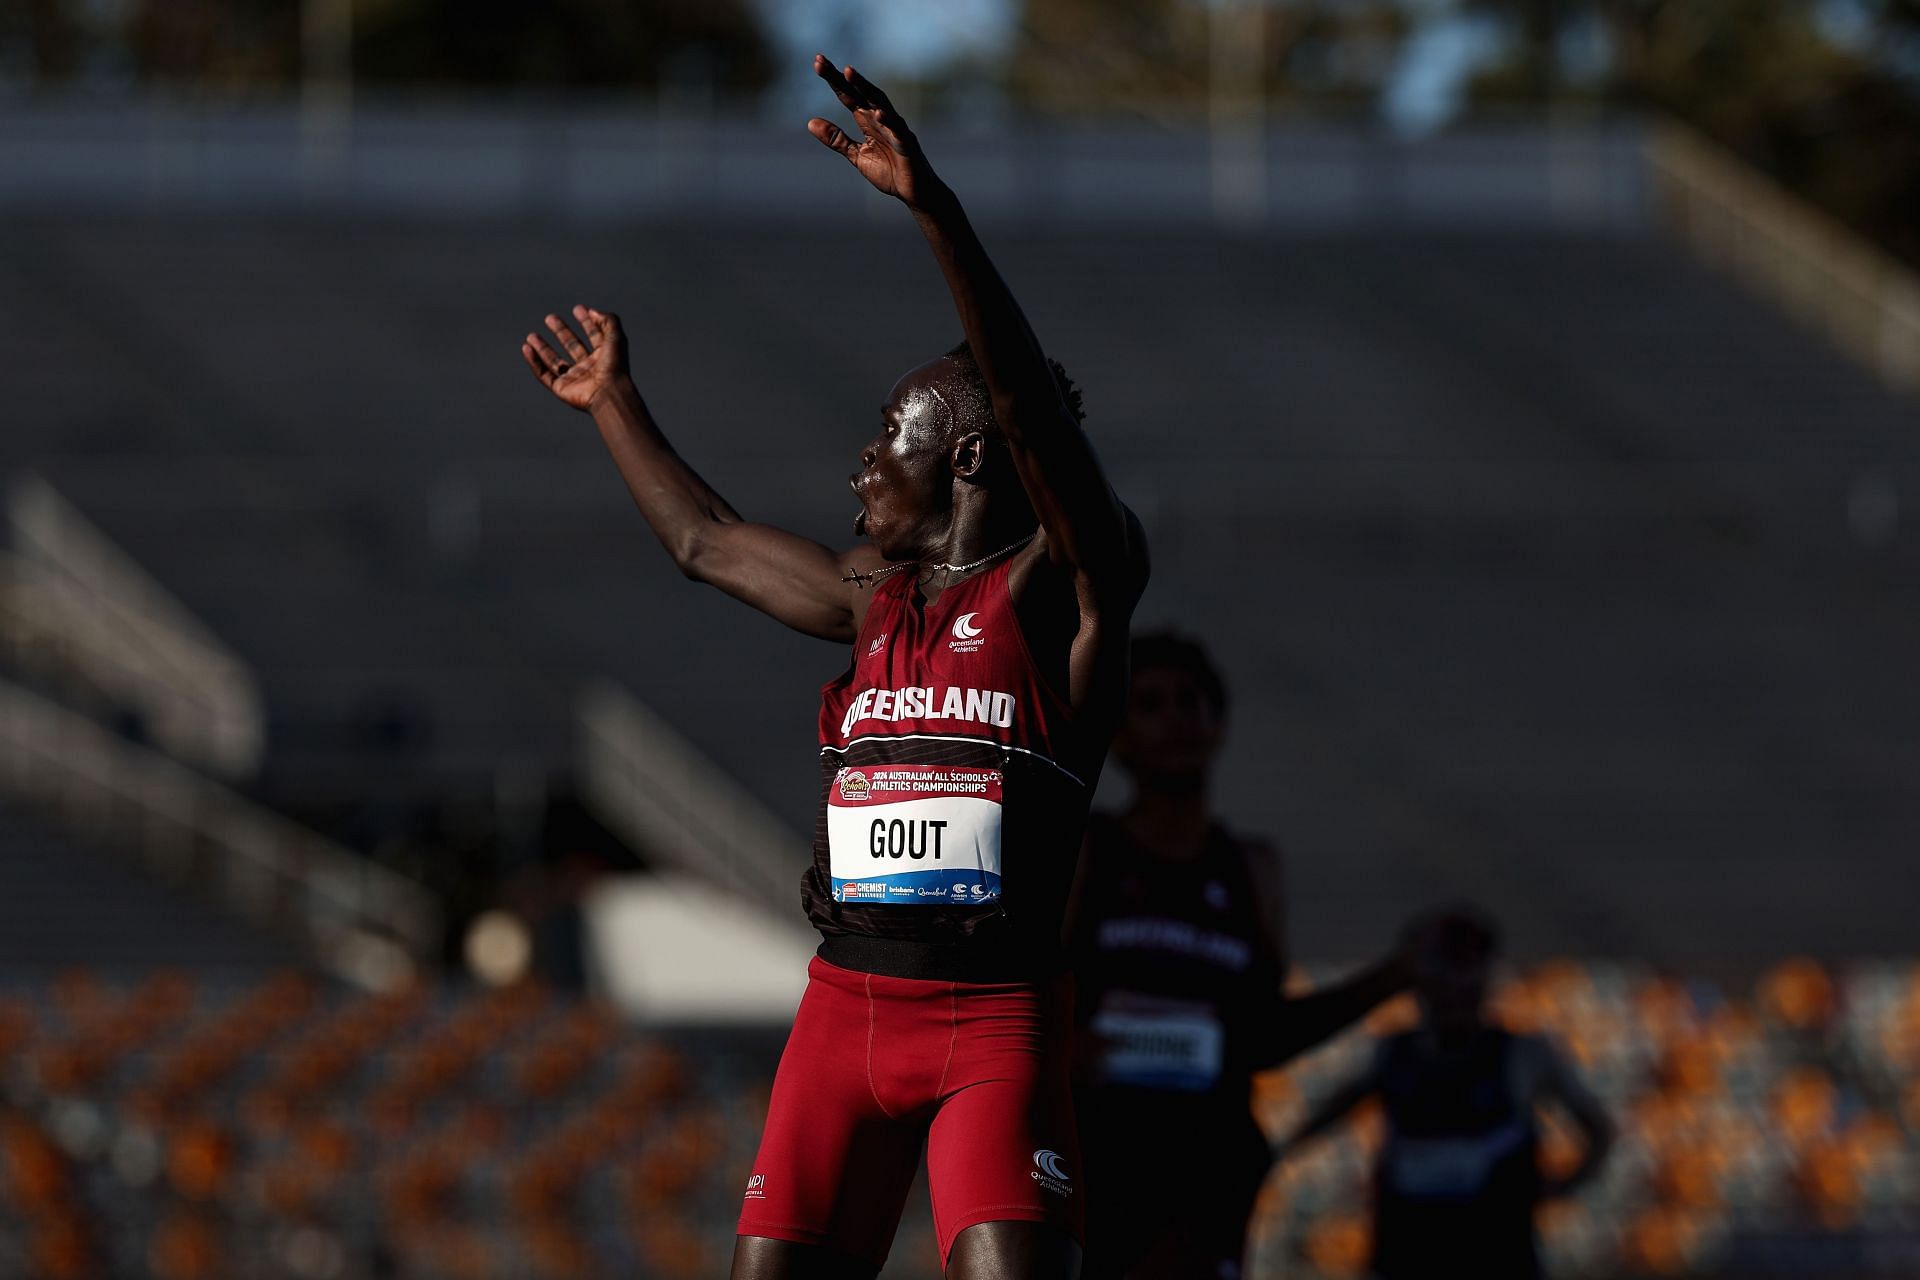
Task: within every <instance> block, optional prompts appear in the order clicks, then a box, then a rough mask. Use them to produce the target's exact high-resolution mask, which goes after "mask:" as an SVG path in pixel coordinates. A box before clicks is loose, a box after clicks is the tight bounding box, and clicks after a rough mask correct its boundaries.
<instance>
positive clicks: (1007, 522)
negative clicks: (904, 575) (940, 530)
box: [919, 501, 1035, 601]
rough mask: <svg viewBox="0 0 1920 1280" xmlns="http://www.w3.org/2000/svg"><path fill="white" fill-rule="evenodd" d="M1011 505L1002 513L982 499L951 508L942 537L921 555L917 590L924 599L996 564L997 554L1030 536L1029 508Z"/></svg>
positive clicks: (1033, 520) (1030, 516) (936, 594)
mask: <svg viewBox="0 0 1920 1280" xmlns="http://www.w3.org/2000/svg"><path fill="white" fill-rule="evenodd" d="M1013 505H1014V504H1008V505H1006V506H1003V507H1002V508H1001V509H1000V510H1001V512H1004V513H1005V514H1003V515H1002V514H998V513H996V512H995V511H994V509H993V508H992V507H990V506H988V505H987V504H986V503H985V502H984V501H983V502H978V503H974V504H969V505H968V506H965V507H961V508H959V509H957V510H956V511H954V513H953V517H952V519H951V521H950V522H949V523H948V526H947V530H946V533H945V534H944V536H941V537H939V538H936V539H935V540H934V541H933V545H932V548H931V549H930V550H929V551H928V552H927V553H926V554H924V555H922V556H921V557H920V563H921V564H922V565H923V566H924V568H923V569H922V571H921V575H920V581H919V590H920V594H921V595H922V596H923V597H924V598H925V599H927V600H929V601H931V600H935V599H938V598H939V595H940V593H941V592H942V591H944V590H945V589H946V588H948V587H950V586H953V585H955V584H956V583H959V582H962V581H964V580H965V579H967V578H970V577H972V576H973V575H974V574H976V573H979V572H981V571H983V570H985V569H987V568H990V567H991V566H992V565H993V564H997V563H999V560H1000V557H999V555H998V553H1000V552H1002V551H1010V550H1012V549H1013V548H1014V547H1016V546H1018V545H1019V544H1020V543H1021V542H1022V541H1024V540H1025V539H1027V538H1031V537H1032V536H1033V534H1034V526H1035V517H1034V515H1033V510H1032V508H1031V507H1027V506H1025V505H1024V504H1020V509H1019V510H1012V509H1010V508H1011V507H1012V506H1013ZM982 561H986V562H987V563H981V562H982ZM939 566H958V567H957V568H951V567H950V568H941V567H939Z"/></svg>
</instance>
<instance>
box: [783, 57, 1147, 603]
mask: <svg viewBox="0 0 1920 1280" xmlns="http://www.w3.org/2000/svg"><path fill="white" fill-rule="evenodd" d="M813 65H814V71H815V73H816V74H817V75H819V77H820V78H821V79H822V80H825V81H826V82H827V84H828V86H829V87H831V88H832V90H833V92H834V96H836V97H837V98H839V99H840V102H841V105H843V106H845V107H846V108H847V110H849V111H851V112H852V113H853V118H854V123H855V124H856V125H857V126H858V128H859V130H860V133H861V134H862V137H861V138H860V139H858V140H856V139H855V138H853V137H851V136H849V135H848V134H847V133H846V132H845V131H844V130H842V129H841V128H840V127H839V126H838V125H835V124H833V123H831V122H829V121H827V120H822V119H813V120H809V121H808V122H807V129H808V131H809V132H811V133H812V134H813V136H814V137H816V138H818V139H819V140H820V141H821V143H822V144H824V145H825V146H827V147H829V148H831V149H832V150H834V151H837V152H839V153H840V154H841V155H842V156H844V157H846V159H847V160H848V161H850V162H851V163H852V164H853V166H854V168H856V169H858V170H859V171H860V174H861V176H862V177H864V178H866V180H867V181H868V182H870V183H872V184H873V185H874V187H875V188H877V189H878V190H880V191H881V192H883V193H885V194H887V195H890V196H893V197H895V198H896V199H898V200H899V201H901V203H903V204H905V205H906V206H907V207H908V208H909V209H910V210H912V211H913V216H914V220H915V221H916V222H918V223H919V224H920V230H921V232H922V233H923V234H924V235H925V236H926V238H927V244H928V247H930V248H931V249H932V250H933V254H934V257H935V258H936V259H937V260H938V261H939V264H940V270H941V272H942V274H944V275H945V277H946V280H947V287H948V289H949V290H950V291H951V292H952V294H953V303H954V308H955V309H956V310H957V311H958V312H959V315H960V323H961V326H962V328H963V329H964V330H965V331H966V335H967V345H968V347H970V348H971V349H972V352H973V357H974V360H975V362H976V363H978V364H979V366H980V372H981V374H982V375H983V376H984V378H985V380H986V383H987V389H988V391H989V392H990V393H991V395H992V397H993V414H994V418H995V419H996V421H997V422H998V423H999V425H1000V429H1001V431H1002V432H1003V433H1004V434H1005V436H1006V439H1007V443H1008V445H1009V446H1010V449H1011V451H1012V455H1013V460H1014V465H1015V467H1016V468H1017V469H1018V470H1019V473H1020V482H1021V485H1022V486H1023V487H1024V488H1025V489H1026V492H1027V497H1028V500H1029V501H1031V502H1032V504H1033V508H1034V511H1035V513H1036V514H1037V515H1038V516H1039V518H1040V527H1041V529H1042V530H1043V531H1044V533H1045V543H1046V552H1047V555H1048V557H1049V558H1050V559H1051V560H1052V561H1053V562H1054V563H1056V564H1059V565H1061V566H1063V567H1066V568H1068V569H1070V570H1071V571H1072V573H1073V576H1074V580H1075V586H1076V589H1077V594H1078V595H1079V597H1080V601H1081V606H1082V613H1083V615H1084V614H1086V613H1088V612H1089V611H1098V610H1100V609H1101V607H1102V606H1113V605H1118V606H1119V607H1120V611H1122V612H1124V611H1125V610H1130V609H1131V608H1132V605H1133V603H1134V601H1135V599H1137V597H1138V595H1139V592H1140V590H1141V588H1142V587H1143V586H1144V585H1145V581H1146V555H1145V547H1144V539H1143V538H1142V537H1141V536H1140V532H1139V526H1138V523H1137V522H1136V521H1135V520H1134V519H1133V518H1132V517H1131V515H1130V514H1129V513H1128V512H1127V510H1126V508H1125V507H1124V506H1123V505H1121V503H1120V500H1119V499H1118V498H1117V497H1116V496H1115V495H1114V492H1113V489H1112V487H1111V486H1110V485H1109V484H1108V483H1107V479H1106V476H1105V475H1104V473H1103V472H1102V471H1101V469H1100V463H1099V459H1098V458H1096V457H1095V455H1094V451H1093V446H1092V444H1091V443H1090V442H1089V441H1088V439H1087V437H1086V434H1085V433H1084V432H1083V431H1082V430H1081V429H1080V423H1079V416H1078V415H1077V414H1076V413H1075V412H1074V410H1073V407H1072V405H1071V404H1069V402H1068V400H1067V394H1066V389H1065V388H1064V387H1063V386H1062V385H1061V383H1060V381H1059V380H1058V379H1057V378H1056V377H1055V376H1054V371H1053V367H1052V366H1051V364H1050V363H1049V362H1048V360H1047V356H1046V353H1045V351H1043V350H1042V348H1041V346H1040V342H1039V339H1037V338H1036V337H1035V336H1034V333H1033V329H1032V328H1031V327H1030V326H1029V325H1028V324H1027V319H1026V317H1025V316H1024V315H1023V314H1022V313H1021V311H1020V306H1019V304H1018V303H1017V302H1015V301H1014V297H1013V293H1012V291H1011V290H1010V289H1008V288H1007V284H1006V281H1004V280H1002V279H1001V278H1000V273H999V272H998V271H997V270H995V269H994V265H993V262H992V260H991V259H989V258H988V257H987V251H986V249H985V248H984V247H983V246H982V245H981V243H980V238H979V236H978V235H976V234H975V233H974V230H973V226H972V224H971V223H970V222H968V220H967V216H966V213H965V211H964V210H963V209H962V208H961V207H960V201H959V199H958V198H957V197H956V196H955V195H954V193H953V191H952V189H951V188H949V187H948V186H947V185H946V183H944V182H942V181H941V180H940V178H939V176H938V175H937V174H935V173H934V171H933V167H932V166H931V165H930V164H929V163H928V162H927V158H926V154H925V153H924V152H923V151H922V150H921V147H920V143H919V140H918V139H916V138H915V137H914V135H913V131H912V130H911V129H910V128H908V126H907V122H906V120H905V119H903V118H902V117H901V115H900V112H899V111H898V110H897V109H896V108H895V107H894V105H893V103H892V102H890V101H888V99H887V95H886V94H884V93H882V92H881V91H880V90H879V89H878V88H877V87H876V86H875V85H874V84H873V83H872V82H871V81H869V80H868V79H867V78H866V77H864V76H862V75H861V74H860V73H859V72H858V71H856V70H854V69H853V68H852V67H847V68H846V69H845V70H844V71H840V70H836V69H835V68H834V66H833V64H831V63H829V62H828V61H827V60H826V59H825V58H824V57H818V56H816V57H815V58H814V64H813ZM1123 638H1124V637H1123Z"/></svg>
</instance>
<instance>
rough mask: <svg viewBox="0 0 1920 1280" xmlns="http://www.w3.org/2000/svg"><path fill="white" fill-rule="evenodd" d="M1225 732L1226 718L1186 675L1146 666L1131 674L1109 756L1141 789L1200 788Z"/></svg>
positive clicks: (1196, 683) (1193, 679)
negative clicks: (1111, 753)
mask: <svg viewBox="0 0 1920 1280" xmlns="http://www.w3.org/2000/svg"><path fill="white" fill-rule="evenodd" d="M1226 730H1227V725H1226V717H1225V716H1224V715H1222V714H1221V711H1220V709H1219V708H1218V707H1216V706H1215V705H1214V703H1213V699H1212V698H1211V697H1209V696H1208V694H1207V690H1206V688H1205V686H1203V685H1202V684H1201V683H1200V681H1199V680H1197V679H1195V678H1194V676H1193V675H1192V674H1191V673H1190V672H1186V671H1181V670H1179V669H1177V668H1174V667H1147V668H1145V669H1143V670H1140V671H1136V672H1134V673H1133V683H1132V685H1131V686H1130V687H1129V688H1128V690H1127V714H1126V718H1125V719H1124V720H1123V721H1121V725H1120V732H1119V733H1118V734H1117V735H1116V736H1115V738H1114V743H1113V751H1114V755H1115V757H1116V758H1117V759H1118V760H1119V761H1120V763H1121V764H1122V765H1124V766H1125V767H1126V770H1127V772H1128V773H1130V774H1132V775H1133V780H1134V782H1135V783H1137V784H1138V785H1140V786H1143V787H1170V788H1186V787H1192V786H1198V785H1202V784H1204V783H1205V782H1206V779H1207V774H1208V773H1209V772H1211V771H1212V769H1213V761H1214V757H1215V756H1217V755H1219V754H1220V745H1221V743H1222V742H1223V741H1224V740H1225V738H1226Z"/></svg>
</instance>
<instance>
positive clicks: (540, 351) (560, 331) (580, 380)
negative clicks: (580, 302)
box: [520, 306, 627, 409]
mask: <svg viewBox="0 0 1920 1280" xmlns="http://www.w3.org/2000/svg"><path fill="white" fill-rule="evenodd" d="M573 318H574V319H575V320H577V321H579V323H580V327H581V328H582V329H583V330H585V331H586V335H587V337H586V341H584V342H583V341H581V340H580V336H579V335H578V334H576V333H575V332H574V331H573V330H572V329H571V328H570V327H568V325H567V324H566V322H565V321H563V320H561V319H560V317H559V316H548V317H547V328H548V329H549V330H551V331H552V333H553V341H554V342H557V343H559V344H560V351H555V350H554V349H553V346H552V344H551V343H549V342H548V341H547V339H545V338H543V337H541V336H540V335H539V334H537V333H530V334H528V335H527V336H526V340H525V341H523V342H522V343H521V344H520V355H521V356H522V358H524V359H525V360H526V362H527V367H528V368H529V369H532V370H533V376H534V377H536V378H538V379H540V385H541V386H543V387H545V388H546V389H547V390H549V391H551V392H553V394H554V395H556V396H558V397H560V399H561V400H562V401H563V402H564V403H566V404H570V405H572V406H573V407H574V408H576V409H586V408H589V407H591V406H592V404H593V398H594V397H595V396H597V395H599V394H600V393H601V392H602V391H604V390H606V389H607V388H608V387H609V386H611V385H613V383H614V382H615V381H616V380H618V379H619V378H621V377H623V376H625V374H626V372H627V335H626V334H624V333H622V332H621V331H620V317H619V316H616V315H612V314H610V313H608V312H605V311H595V310H594V309H593V308H592V307H579V306H576V307H575V308H574V309H573ZM562 352H564V353H565V354H564V355H563V354H561V353H562Z"/></svg>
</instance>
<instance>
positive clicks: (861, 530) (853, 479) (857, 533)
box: [847, 471, 867, 538]
mask: <svg viewBox="0 0 1920 1280" xmlns="http://www.w3.org/2000/svg"><path fill="white" fill-rule="evenodd" d="M847 488H849V489H851V490H853V496H854V497H856V498H860V473H859V472H858V471H856V472H854V473H853V474H852V475H850V476H848V477H847ZM853 536H854V537H856V538H864V537H866V536H867V500H866V499H865V498H860V514H859V515H857V516H855V517H854V518H853Z"/></svg>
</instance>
